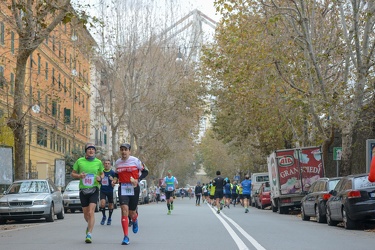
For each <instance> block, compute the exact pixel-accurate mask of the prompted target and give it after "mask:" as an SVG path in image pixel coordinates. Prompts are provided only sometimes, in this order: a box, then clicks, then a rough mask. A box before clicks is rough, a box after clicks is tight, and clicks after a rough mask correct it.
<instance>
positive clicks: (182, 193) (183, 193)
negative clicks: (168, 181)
mask: <svg viewBox="0 0 375 250" xmlns="http://www.w3.org/2000/svg"><path fill="white" fill-rule="evenodd" d="M180 196H181V200H183V199H184V196H185V190H184V189H183V188H180Z"/></svg>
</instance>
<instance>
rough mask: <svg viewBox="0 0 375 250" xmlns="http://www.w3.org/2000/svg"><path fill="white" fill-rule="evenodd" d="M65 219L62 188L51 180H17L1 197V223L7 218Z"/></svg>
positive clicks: (48, 220) (19, 219)
mask: <svg viewBox="0 0 375 250" xmlns="http://www.w3.org/2000/svg"><path fill="white" fill-rule="evenodd" d="M55 215H57V219H64V207H63V199H62V194H61V192H60V190H59V189H58V188H57V187H56V186H55V184H54V183H53V182H52V181H50V180H20V181H15V182H13V184H12V185H11V186H10V187H9V188H8V190H7V191H5V192H4V196H3V197H1V198H0V224H4V223H6V222H7V220H16V221H21V220H24V219H41V218H45V219H46V221H47V222H53V221H54V220H55Z"/></svg>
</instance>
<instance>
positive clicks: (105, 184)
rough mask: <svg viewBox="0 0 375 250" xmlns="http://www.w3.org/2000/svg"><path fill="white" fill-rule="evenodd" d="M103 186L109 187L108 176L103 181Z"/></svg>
mask: <svg viewBox="0 0 375 250" xmlns="http://www.w3.org/2000/svg"><path fill="white" fill-rule="evenodd" d="M102 185H103V186H108V185H109V179H108V176H104V178H103V179H102Z"/></svg>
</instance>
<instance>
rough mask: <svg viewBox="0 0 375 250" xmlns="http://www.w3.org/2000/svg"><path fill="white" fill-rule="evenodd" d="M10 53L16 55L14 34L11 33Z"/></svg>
mask: <svg viewBox="0 0 375 250" xmlns="http://www.w3.org/2000/svg"><path fill="white" fill-rule="evenodd" d="M10 51H11V52H12V54H14V32H13V31H11V32H10Z"/></svg>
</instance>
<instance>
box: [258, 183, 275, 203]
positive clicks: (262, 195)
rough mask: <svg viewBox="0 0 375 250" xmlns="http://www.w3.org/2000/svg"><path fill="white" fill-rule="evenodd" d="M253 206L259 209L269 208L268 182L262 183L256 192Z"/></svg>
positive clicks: (269, 188)
mask: <svg viewBox="0 0 375 250" xmlns="http://www.w3.org/2000/svg"><path fill="white" fill-rule="evenodd" d="M255 206H256V207H257V208H259V209H264V208H266V207H268V206H271V187H270V185H269V183H268V182H266V183H263V184H262V185H261V186H260V187H259V189H258V190H257V191H256V199H255Z"/></svg>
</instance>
